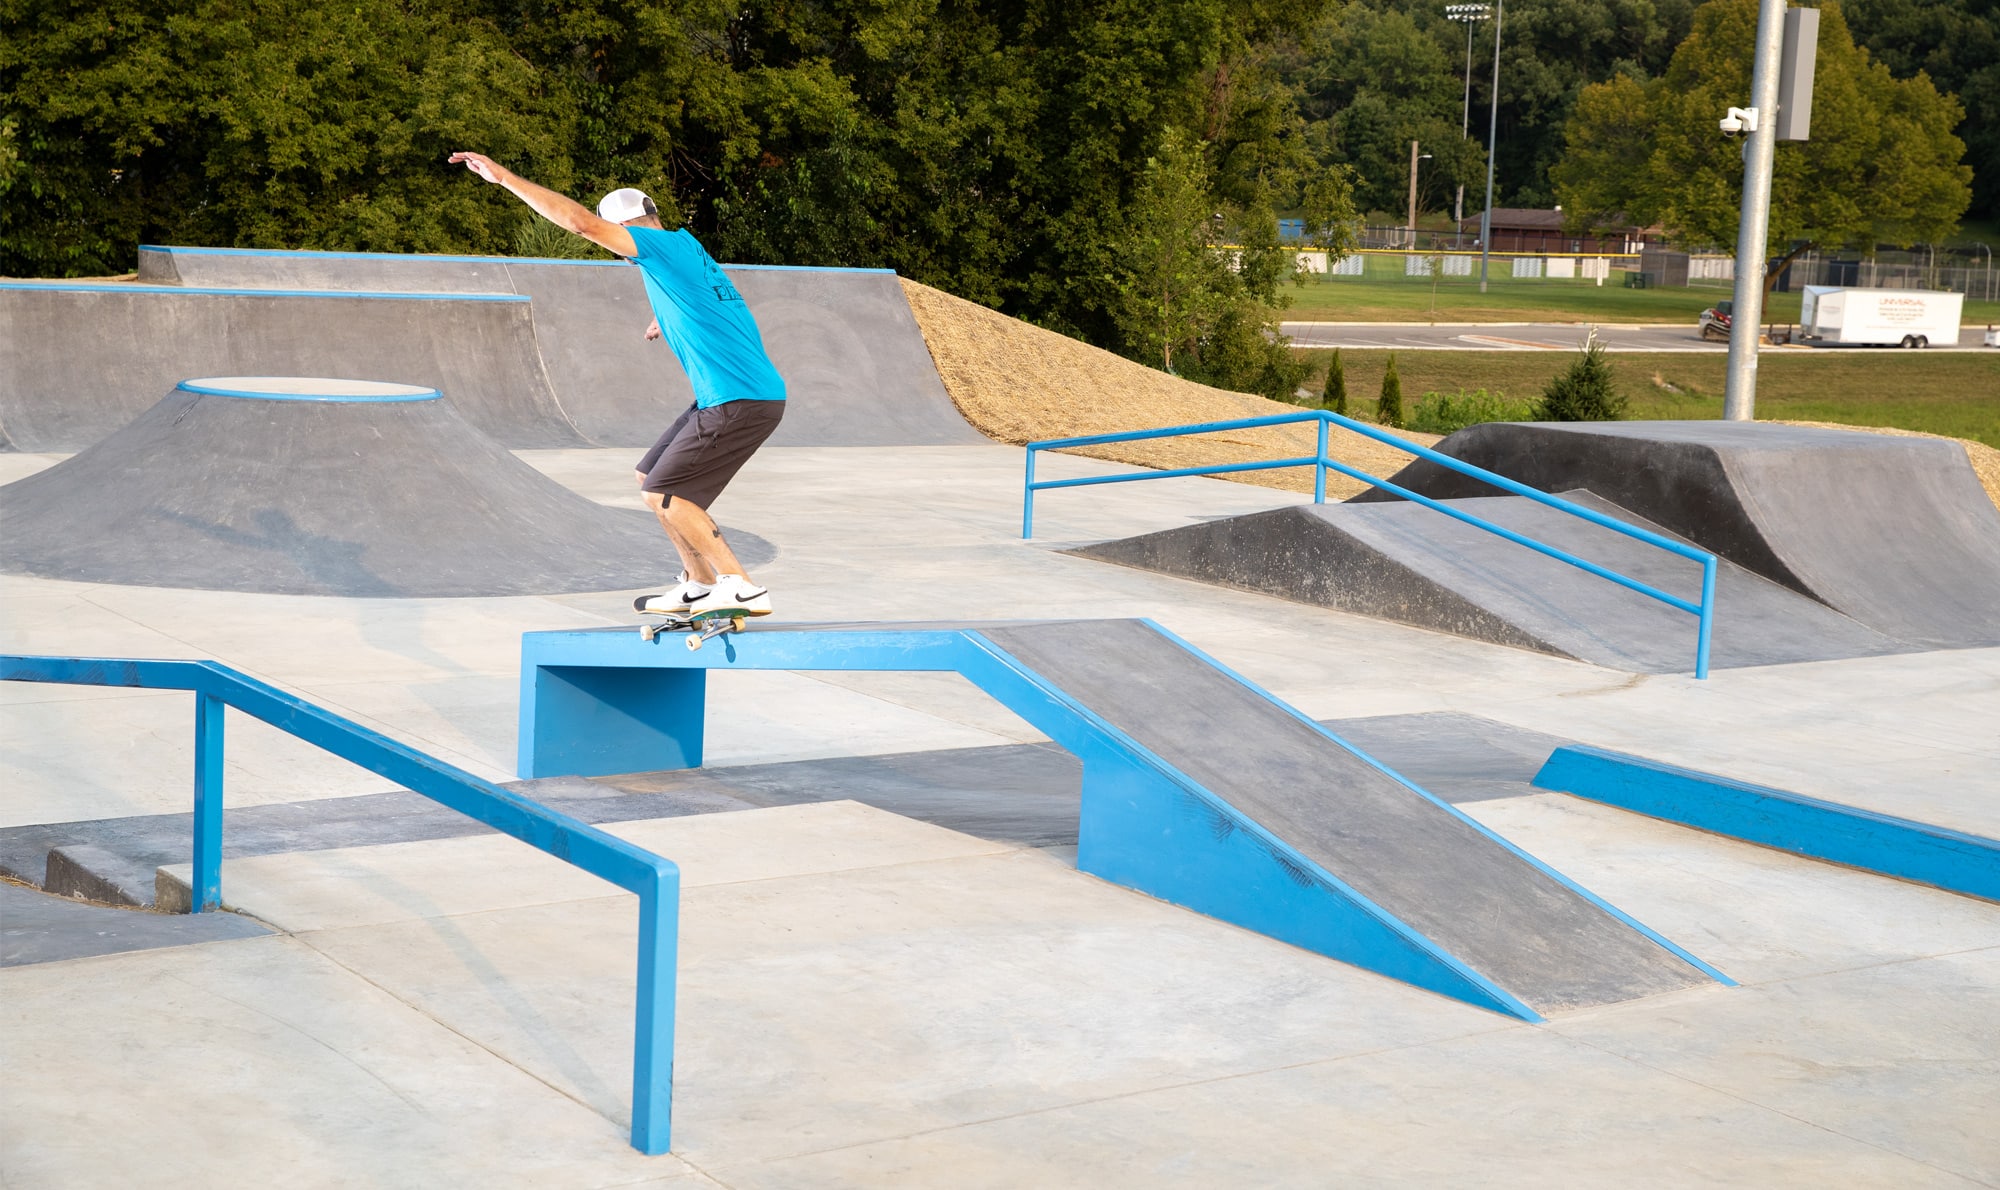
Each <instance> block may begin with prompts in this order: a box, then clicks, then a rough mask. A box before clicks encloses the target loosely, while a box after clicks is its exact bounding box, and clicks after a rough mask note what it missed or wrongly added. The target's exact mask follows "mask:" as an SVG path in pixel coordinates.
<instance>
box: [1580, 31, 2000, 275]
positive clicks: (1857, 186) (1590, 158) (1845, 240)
mask: <svg viewBox="0 0 2000 1190" xmlns="http://www.w3.org/2000/svg"><path fill="white" fill-rule="evenodd" d="M1820 21H1821V24H1820V34H1819V45H1818V51H1819V52H1818V63H1817V69H1816V72H1815V77H1814V80H1813V109H1812V136H1811V139H1810V140H1808V141H1804V142H1780V143H1779V145H1778V147H1777V156H1776V161H1775V164H1774V167H1773V171H1772V184H1771V225H1770V242H1771V243H1772V244H1774V245H1782V244H1785V243H1788V242H1792V241H1795V240H1811V241H1814V242H1817V243H1822V244H1830V245H1840V244H1863V245H1868V246H1871V247H1872V246H1873V245H1875V244H1877V243H1890V244H1902V245H1907V244H1913V243H1930V242H1936V241H1938V240H1941V239H1943V238H1944V237H1945V236H1947V235H1949V234H1950V233H1951V232H1952V230H1953V229H1954V228H1956V226H1957V224H1958V219H1959V217H1960V216H1961V215H1962V214H1963V213H1964V211H1965V209H1966V205H1967V204H1968V203H1969V202H1970V201H1971V197H1972V192H1971V188H1970V182H1971V178H1972V170H1971V168H1970V167H1969V166H1966V165H1964V164H1962V159H1963V157H1964V155H1965V144H1964V142H1963V141H1961V140H1959V139H1958V137H1956V136H1955V135H1953V133H1952V129H1953V128H1954V127H1956V126H1958V124H1959V122H1960V119H1961V118H1962V116H1963V114H1964V112H1963V110H1962V109H1961V108H1960V107H1959V105H1958V103H1957V102H1956V101H1955V100H1954V99H1952V98H1951V97H1949V96H1947V95H1941V94H1939V93H1938V91H1937V89H1936V88H1935V87H1934V86H1933V85H1932V84H1931V81H1930V79H1929V78H1928V77H1927V76H1925V75H1923V74H1922V73H1919V74H1917V75H1916V76H1915V77H1912V78H1907V79H1898V78H1896V77H1894V76H1893V75H1892V74H1891V72H1890V71H1889V69H1888V68H1887V67H1886V66H1884V65H1883V64H1882V63H1880V62H1877V61H1873V60H1871V58H1870V56H1869V55H1868V53H1867V52H1866V51H1865V50H1864V49H1862V48H1860V47H1857V46H1856V45H1855V44H1854V40H1853V38H1852V36H1850V34H1849V31H1848V28H1847V24H1846V21H1845V20H1844V19H1843V15H1842V11H1841V9H1840V8H1839V7H1838V6H1836V5H1832V4H1829V5H1827V6H1826V7H1825V8H1824V9H1822V10H1821V16H1820ZM1756 24H1757V3H1756V0H1709V3H1707V4H1704V5H1703V6H1702V7H1701V9H1700V11H1699V12H1697V13H1696V17H1695V27H1694V30H1693V32H1692V33H1690V34H1689V36H1688V38H1687V39H1686V40H1685V41H1683V42H1682V43H1681V45H1680V48H1679V49H1677V50H1676V51H1675V52H1674V56H1673V61H1672V62H1671V63H1670V64H1669V66H1668V68H1667V71H1666V73H1665V74H1664V75H1662V76H1660V77H1659V78H1657V79H1650V80H1646V81H1643V82H1642V81H1639V80H1637V79H1633V78H1630V77H1622V76H1621V77H1619V78H1615V79H1613V80H1611V81H1610V82H1607V83H1601V84H1597V85H1595V86H1591V87H1587V88H1585V90H1584V92H1583V95H1582V96H1581V99H1580V101H1579V103H1578V105H1577V109H1576V112H1575V114H1574V116H1573V118H1572V119H1571V121H1570V123H1569V126H1568V128H1567V130H1566V140H1567V143H1568V147H1569V148H1568V153H1567V155H1566V157H1565V158H1564V159H1563V161H1562V162H1561V163H1560V164H1558V166H1557V167H1556V169H1555V171H1554V176H1555V179H1556V183H1557V191H1558V194H1559V195H1560V196H1561V197H1562V198H1563V199H1564V200H1565V202H1564V207H1565V212H1566V214H1567V215H1568V216H1569V217H1570V218H1571V219H1572V220H1573V222H1574V223H1575V224H1577V225H1579V226H1582V225H1588V224H1589V223H1591V222H1593V221H1601V220H1611V219H1627V218H1630V219H1636V220H1639V221H1642V222H1652V221H1655V220H1657V221H1659V222H1661V223H1662V224H1663V225H1664V226H1665V227H1666V229H1667V230H1668V232H1669V233H1671V234H1673V235H1675V236H1677V237H1680V238H1683V239H1687V240H1692V241H1695V242H1705V243H1710V244H1729V243H1730V242H1731V241H1732V240H1733V239H1734V238H1735V234H1736V228H1737V222H1738V213H1739V202H1740V195H1741V184H1742V176H1743V165H1742V160H1741V153H1740V150H1739V147H1738V145H1739V142H1736V141H1730V140H1725V139H1723V138H1722V137H1720V136H1718V135H1716V128H1715V121H1716V116H1717V113H1719V112H1721V111H1723V110H1724V109H1726V108H1727V107H1728V106H1729V105H1730V104H1732V103H1741V102H1743V100H1742V98H1741V97H1742V96H1745V95H1748V94H1749V90H1750V70H1751V49H1752V45H1753V42H1754V37H1755V30H1756Z"/></svg>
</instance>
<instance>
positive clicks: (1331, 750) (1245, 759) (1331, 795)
mask: <svg viewBox="0 0 2000 1190" xmlns="http://www.w3.org/2000/svg"><path fill="white" fill-rule="evenodd" d="M981 631H982V635H984V636H985V637H986V638H987V639H989V640H991V641H993V642H994V643H995V644H997V645H999V646H1000V647H1002V648H1004V649H1006V650H1007V652H1008V653H1010V654H1012V655H1013V656H1014V657H1015V658H1016V659H1018V660H1020V661H1021V662H1023V663H1025V664H1026V665H1028V666H1029V667H1030V668H1032V669H1033V670H1034V671H1035V672H1037V673H1039V674H1040V675H1042V677H1043V678H1045V679H1047V680H1048V681H1049V682H1051V683H1052V684H1054V685H1056V686H1057V687H1059V688H1060V689H1062V690H1063V692H1064V693H1065V694H1066V695H1068V696H1069V697H1070V698H1072V699H1074V700H1075V701H1076V702H1077V703H1079V704H1081V705H1082V706H1083V707H1084V708H1085V709H1087V710H1088V711H1090V712H1091V713H1093V714H1095V715H1097V716H1099V717H1100V718H1102V719H1104V720H1105V721H1106V722H1108V723H1110V724H1111V725H1112V726H1113V727H1115V728H1117V729H1119V730H1120V731H1123V732H1125V733H1126V734H1127V735H1129V736H1130V737H1131V738H1132V739H1133V740H1135V741H1137V742H1138V743H1139V744H1141V745H1143V746H1144V747H1146V748H1147V749H1149V750H1151V751H1152V752H1153V753H1154V754H1155V755H1157V756H1158V757H1160V759H1161V760H1163V761H1165V762H1166V763H1167V764H1169V765H1171V766H1173V767H1174V768H1175V769H1177V770H1179V771H1180V772H1181V773H1183V774H1185V775H1186V776H1188V777H1189V778H1191V779H1192V780H1193V781H1195V782H1196V783H1197V784H1199V785H1201V786H1203V787H1205V788H1206V789H1208V790H1209V791H1210V792H1212V793H1213V794H1215V795H1216V796H1217V797H1219V798H1220V799H1222V800H1223V801H1225V802H1227V803H1228V804H1229V805H1230V806H1232V807H1234V808H1235V809H1236V810H1238V811H1239V812H1241V813H1242V814H1243V815H1244V816H1246V817H1248V818H1249V819H1251V820H1252V821H1254V822H1255V823H1257V824H1258V825H1259V826H1260V827H1262V828H1263V829H1265V830H1267V831H1269V832H1270V833H1271V834H1272V835H1273V836H1275V837H1276V838H1277V839H1278V840H1280V841H1281V842H1283V843H1284V844H1287V845H1289V846H1290V847H1292V848H1294V849H1296V851H1297V852H1298V853H1299V855H1301V856H1303V857H1304V858H1305V859H1306V860H1308V861H1310V862H1311V863H1313V864H1316V865H1318V866H1319V867H1320V868H1322V869H1324V870H1325V871H1326V872H1328V873H1330V874H1331V875H1332V876H1333V877H1334V878H1336V879H1337V880H1340V881H1342V882H1344V883H1345V884H1346V885H1347V886H1348V887H1350V888H1352V889H1353V890H1354V891H1355V892H1358V893H1359V894H1360V895H1362V896H1363V897H1366V898H1368V899H1369V900H1370V901H1372V902H1374V903H1375V904H1376V905H1378V906H1380V907H1381V908H1382V909H1383V910H1384V911H1386V912H1388V913H1389V914H1391V915H1393V916H1395V917H1397V918H1399V919H1401V920H1402V921H1404V922H1406V923H1408V924H1409V925H1410V926H1411V927H1413V928H1415V929H1416V930H1418V931H1419V932H1420V933H1422V934H1423V935H1425V936H1426V937H1428V938H1430V939H1432V940H1433V941H1434V942H1436V943H1437V944H1438V945H1439V946H1441V947H1442V948H1443V949H1444V950H1445V951H1447V952H1449V953H1450V954H1451V955H1453V956H1456V957H1457V958H1458V959H1459V960H1460V961H1462V962H1464V963H1465V964H1466V965H1468V966H1470V967H1471V968H1472V969H1473V970H1475V971H1478V972H1480V973H1481V974H1482V975H1484V976H1486V977H1487V978H1488V979H1490V980H1492V981H1493V982H1494V983H1496V984H1498V985H1499V986H1500V987H1501V988H1503V989H1505V990H1506V991H1507V992H1509V993H1511V994H1513V995H1514V996H1517V997H1518V998H1520V999H1521V1000H1522V1001H1524V1002H1525V1003H1527V1004H1528V1005H1529V1006H1531V1007H1532V1008H1534V1009H1535V1010H1537V1011H1538V1012H1553V1011H1561V1010H1564V1009H1573V1008H1582V1007H1587V1006H1590V1005H1597V1004H1608V1003H1614V1002H1618V1001H1623V1000H1630V999H1633V998H1636V997H1639V996H1645V995H1651V994H1654V993H1657V992H1665V991H1671V990H1675V989H1679V988H1685V987H1693V986H1697V985H1700V984H1705V983H1707V982H1709V977H1708V976H1707V975H1705V974H1703V973H1702V972H1701V971H1699V970H1698V969H1697V968H1695V967H1694V966H1693V965H1691V964H1689V963H1688V962H1686V961H1684V960H1683V959H1682V958H1680V957H1679V956H1677V955H1675V954H1673V953H1672V952H1670V951H1668V950H1667V949H1665V948H1664V947H1662V946H1661V945H1660V944H1659V943H1657V942H1656V941H1654V940H1653V939H1651V938H1649V937H1648V936H1646V935H1645V934H1643V933H1641V932H1640V931H1639V930H1637V929H1634V928H1633V927H1632V926H1631V925H1630V924H1628V923H1627V922H1626V921H1624V920H1621V919H1620V918H1618V917H1616V916H1614V915H1613V914H1611V913H1609V912H1607V911H1606V910H1605V909H1604V908H1603V907H1602V906H1601V905H1600V904H1598V903H1597V902H1595V901H1594V900H1593V899H1591V898H1588V897H1586V896H1584V895H1583V894H1582V893H1581V892H1580V891H1579V890H1577V889H1576V888H1575V887H1574V886H1572V885H1570V884H1568V883H1567V882H1565V881H1563V880H1560V879H1557V878H1556V877H1554V876H1553V875H1552V874H1551V873H1549V872H1548V871H1547V870H1545V869H1543V868H1541V867H1540V866H1538V865H1536V864H1534V863H1531V862H1529V861H1528V860H1526V859H1525V858H1523V857H1522V856H1521V855H1520V854H1519V853H1517V852H1515V851H1514V850H1512V849H1511V848H1509V847H1507V846H1505V845H1503V844H1501V843H1500V842H1498V841H1496V840H1495V839H1494V837H1492V836H1491V835H1489V834H1488V833H1487V832H1486V831H1484V830H1483V829H1482V828H1481V827H1479V826H1478V825H1476V824H1475V823H1473V822H1472V821H1471V820H1470V819H1468V818H1466V817H1464V816H1463V815H1461V814H1459V813H1457V812H1456V811H1454V810H1452V809H1450V808H1448V807H1447V806H1445V805H1444V804H1443V803H1441V802H1439V801H1437V800H1435V799H1433V798H1431V797H1429V796H1428V795H1426V794H1423V793H1421V792H1419V791H1417V790H1416V789H1414V788H1412V787H1411V786H1409V785H1407V784H1405V783H1403V782H1402V781H1400V780H1398V779H1396V778H1395V777H1393V776H1391V775H1389V774H1388V773H1387V772H1385V771H1384V770H1382V769H1381V768H1379V767H1377V766H1376V765H1375V764H1373V763H1372V762H1371V761H1369V760H1368V759H1367V758H1366V757H1365V756H1362V755H1360V754H1358V753H1356V752H1354V751H1352V750H1350V749H1348V748H1345V747H1343V746H1342V745H1341V744H1340V743H1338V742H1337V741H1336V740H1334V739H1333V738H1332V737H1330V736H1329V735H1327V734H1326V733H1325V732H1324V731H1322V730H1321V729H1320V728H1319V727H1317V726H1316V725H1314V724H1312V723H1310V722H1309V721H1306V720H1304V719H1302V718H1301V717H1299V716H1298V715H1296V714H1294V713H1293V712H1292V711H1291V710H1290V709H1289V708H1287V707H1285V706H1283V705H1282V704H1279V703H1276V702H1274V701H1272V700H1271V699H1269V698H1268V697H1266V696H1265V695H1263V694H1262V693H1261V692H1260V691H1258V690H1256V689H1255V688H1253V687H1250V686H1247V685H1245V684H1244V683H1242V682H1240V681H1238V680H1237V679H1236V678H1234V677H1233V676H1232V675H1230V674H1229V673H1227V672H1226V671H1224V670H1222V669H1219V668H1217V667H1216V666H1214V665H1212V664H1211V663H1209V662H1207V661H1206V660H1204V659H1203V658H1201V657H1200V656H1199V655H1197V654H1195V653H1192V652H1190V651H1188V650H1187V649H1186V648H1184V647H1182V646H1181V645H1180V644H1178V643H1177V642H1175V641H1173V640H1172V639H1170V638H1168V637H1166V636H1164V635H1162V634H1161V633H1159V632H1158V631H1156V630H1154V629H1153V628H1152V627H1151V626H1149V625H1148V624H1146V623H1145V622H1143V621H1137V620H1096V621H1080V622H1077V621H1071V622H1051V623H1047V624H1033V625H1020V626H1014V627H989V628H984V629H982V630H981Z"/></svg>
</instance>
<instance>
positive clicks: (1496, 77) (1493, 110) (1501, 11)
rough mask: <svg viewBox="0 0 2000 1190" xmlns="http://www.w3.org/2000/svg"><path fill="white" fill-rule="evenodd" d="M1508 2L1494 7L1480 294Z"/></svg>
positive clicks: (1488, 246)
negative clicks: (1503, 30) (1502, 35)
mask: <svg viewBox="0 0 2000 1190" xmlns="http://www.w3.org/2000/svg"><path fill="white" fill-rule="evenodd" d="M1506 16H1507V0H1496V2H1495V5H1494V8H1493V94H1492V96H1491V97H1490V98H1491V100H1492V102H1491V103H1490V104H1489V105H1488V112H1487V117H1486V209H1485V210H1484V211H1481V212H1480V213H1479V292H1481V293H1485V292H1486V261H1487V257H1489V256H1490V255H1491V254H1492V252H1493V145H1494V142H1495V141H1497V140H1499V138H1500V22H1501V21H1502V20H1504V19H1506Z"/></svg>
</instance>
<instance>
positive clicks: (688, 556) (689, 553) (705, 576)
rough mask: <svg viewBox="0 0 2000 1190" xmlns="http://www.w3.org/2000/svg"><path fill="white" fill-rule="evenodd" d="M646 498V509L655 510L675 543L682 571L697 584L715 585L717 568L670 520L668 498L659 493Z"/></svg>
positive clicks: (662, 526) (669, 537) (648, 493)
mask: <svg viewBox="0 0 2000 1190" xmlns="http://www.w3.org/2000/svg"><path fill="white" fill-rule="evenodd" d="M645 496H646V507H647V508H650V509H652V510H653V515H654V516H655V517H657V518H658V519H659V522H660V528H662V529H664V530H666V533H667V540H669V541H671V542H673V543H674V552H675V553H677V554H679V555H680V556H681V569H682V570H684V571H686V572H687V576H688V577H689V578H690V579H692V580H694V581H695V582H698V583H704V584H713V583H714V582H715V573H716V572H715V568H714V567H713V566H712V565H710V564H709V562H708V560H707V559H705V558H703V557H702V556H701V551H700V550H697V549H696V548H695V543H694V542H693V541H690V540H689V539H688V538H687V536H686V534H684V533H682V532H681V529H680V526H679V525H677V524H675V523H674V521H672V520H671V519H669V518H668V516H667V509H666V497H664V496H662V495H660V494H659V493H658V492H647V493H646V494H645ZM683 503H685V502H684V501H683Z"/></svg>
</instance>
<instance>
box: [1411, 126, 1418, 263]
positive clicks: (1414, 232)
mask: <svg viewBox="0 0 2000 1190" xmlns="http://www.w3.org/2000/svg"><path fill="white" fill-rule="evenodd" d="M1416 246H1417V142H1415V141H1411V142H1410V247H1412V248H1414V247H1416Z"/></svg>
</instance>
